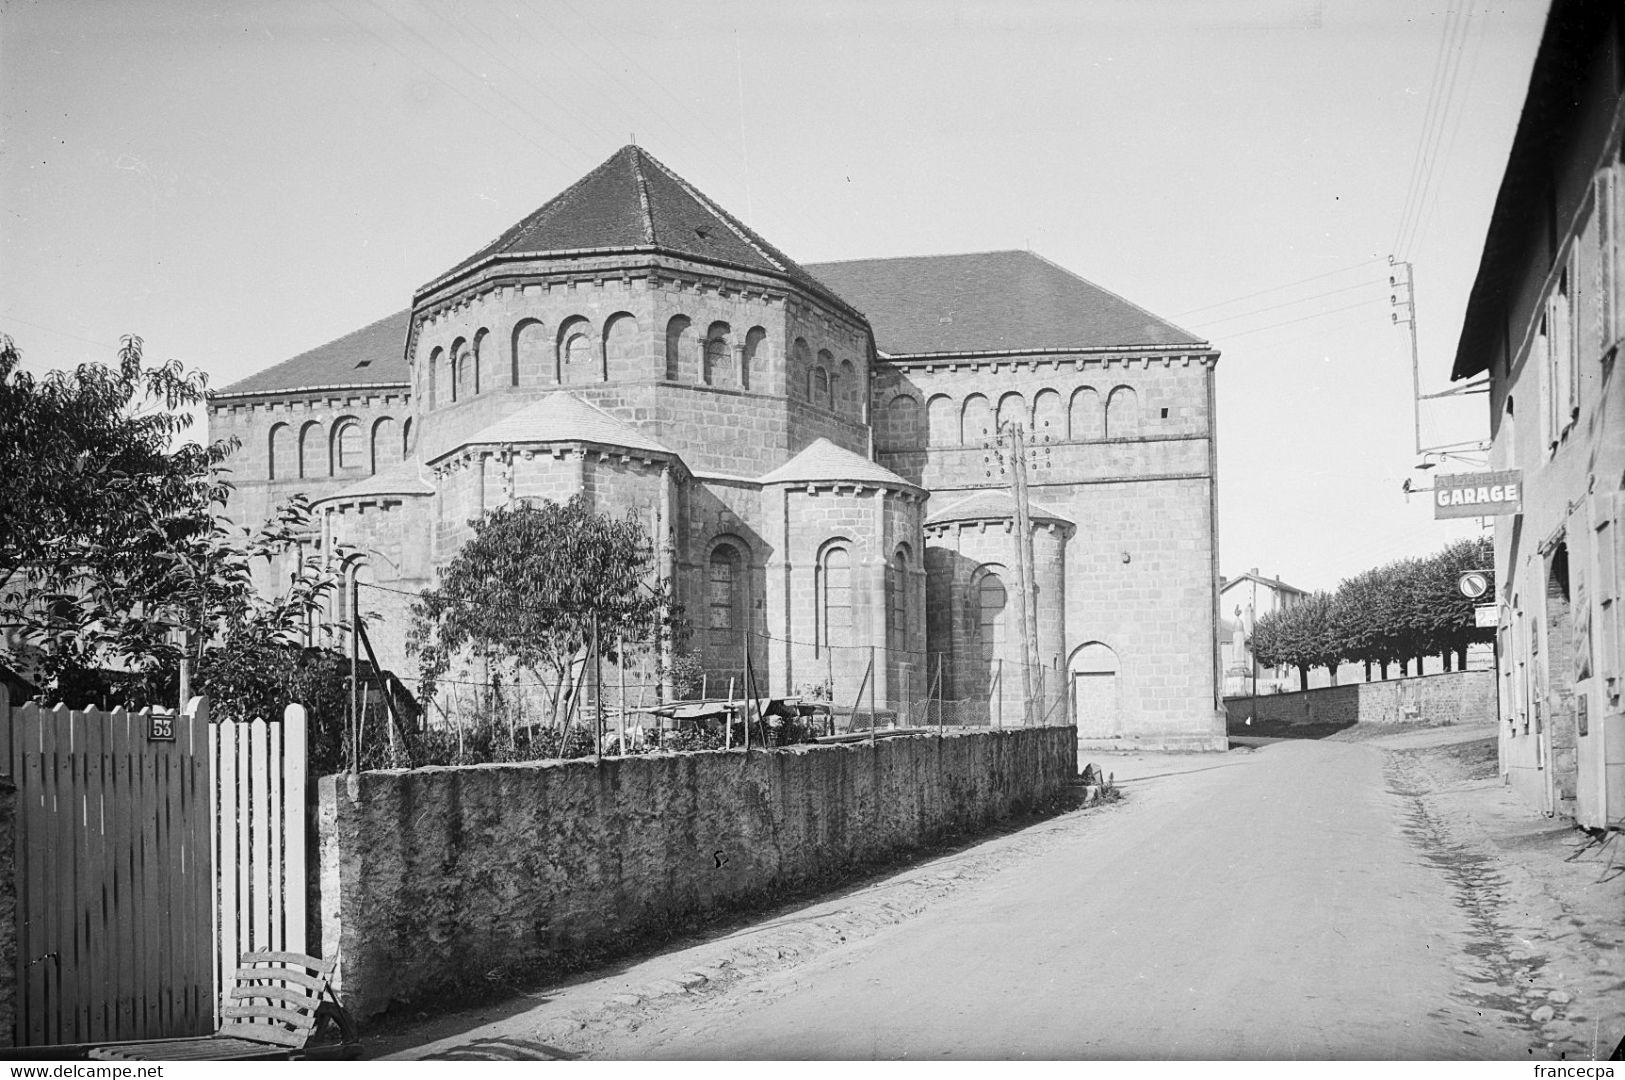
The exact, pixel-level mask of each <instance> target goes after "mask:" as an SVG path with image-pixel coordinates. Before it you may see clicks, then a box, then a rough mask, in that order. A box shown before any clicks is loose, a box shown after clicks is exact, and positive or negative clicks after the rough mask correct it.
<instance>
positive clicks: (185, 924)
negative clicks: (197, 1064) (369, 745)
mask: <svg viewBox="0 0 1625 1080" xmlns="http://www.w3.org/2000/svg"><path fill="white" fill-rule="evenodd" d="M305 747H306V717H305V710H304V709H303V708H302V707H300V706H298V705H290V706H289V707H288V709H287V710H286V712H285V713H284V715H283V718H282V719H281V720H280V721H276V722H271V723H267V722H266V721H264V720H252V721H232V720H222V721H219V722H216V723H211V722H210V720H209V709H208V703H207V701H206V700H204V699H202V698H193V699H192V703H191V707H190V708H189V709H188V711H187V713H186V714H185V715H183V716H179V717H173V716H171V715H170V714H167V713H159V714H157V715H156V716H155V715H154V714H153V713H151V712H150V711H147V710H143V711H141V712H138V713H129V712H125V711H123V710H114V711H113V712H101V711H98V710H94V709H91V710H85V711H81V712H74V711H71V710H69V709H66V708H63V707H61V706H58V707H57V708H54V709H42V708H40V707H39V706H38V705H35V704H33V703H29V704H25V705H20V706H18V707H16V708H15V709H14V708H12V707H11V704H10V700H9V698H8V697H7V694H6V690H5V688H4V686H0V775H5V776H9V777H11V778H12V782H13V783H14V784H15V785H16V786H17V822H16V826H17V850H16V864H17V867H16V870H17V877H16V880H17V970H16V986H17V1027H16V1032H15V1036H14V1037H15V1039H16V1044H17V1045H19V1046H44V1045H55V1044H60V1043H74V1042H103V1041H125V1040H132V1039H160V1038H170V1037H177V1036H187V1035H207V1034H210V1033H212V1032H213V1031H214V1030H215V1029H216V1027H217V1026H218V1024H219V1016H218V1009H217V1006H218V1003H219V1001H220V995H221V993H222V992H223V991H224V990H225V989H226V988H227V980H229V978H230V977H231V973H232V972H233V971H234V970H235V969H236V967H237V961H238V958H239V957H240V956H241V955H242V953H244V952H246V951H248V950H250V949H272V950H277V951H289V952H305V951H306V948H305V913H306V905H305V873H306V865H307V864H306V858H305V851H306V833H305V829H306V824H305V790H306V789H305ZM217 870H218V873H216V871H217Z"/></svg>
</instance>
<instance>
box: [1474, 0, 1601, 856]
mask: <svg viewBox="0 0 1625 1080" xmlns="http://www.w3.org/2000/svg"><path fill="white" fill-rule="evenodd" d="M1621 29H1622V28H1621V13H1620V7H1619V5H1618V4H1617V3H1602V2H1595V0H1555V2H1554V3H1553V4H1552V6H1551V10H1550V12H1549V13H1548V15H1547V18H1546V29H1545V33H1544V35H1543V37H1542V39H1541V43H1540V50H1539V52H1538V53H1537V54H1536V57H1535V64H1534V70H1533V72H1532V74H1531V76H1530V80H1529V92H1528V96H1527V97H1526V98H1525V100H1524V106H1523V114H1522V117H1521V118H1520V120H1519V122H1518V131H1517V135H1516V136H1515V137H1514V139H1513V143H1512V152H1511V155H1510V156H1509V158H1508V161H1507V167H1506V173H1505V174H1504V176H1503V177H1502V180H1501V190H1500V194H1499V195H1498V196H1497V198H1496V202H1495V210H1494V213H1493V215H1492V216H1491V219H1490V226H1489V231H1488V234H1487V235H1486V237H1485V240H1484V251H1483V255H1482V257H1481V259H1480V262H1479V267H1478V276H1477V278H1476V280H1475V281H1474V282H1473V288H1472V293H1471V295H1470V297H1469V300H1468V304H1467V314H1466V318H1465V319H1464V321H1463V323H1462V331H1461V338H1460V341H1459V343H1458V345H1457V347H1456V358H1455V366H1454V368H1453V370H1452V371H1451V378H1452V379H1480V378H1482V379H1483V381H1484V382H1485V383H1487V385H1488V390H1489V393H1488V400H1489V407H1490V432H1491V439H1492V442H1491V450H1490V468H1491V469H1493V470H1509V469H1516V470H1519V471H1520V472H1521V473H1522V494H1523V498H1522V506H1521V510H1520V511H1519V512H1517V513H1503V514H1500V515H1498V516H1497V517H1496V518H1495V589H1494V592H1493V594H1491V595H1487V596H1485V597H1484V598H1483V601H1481V602H1491V601H1493V602H1494V603H1495V605H1496V608H1497V615H1498V621H1499V626H1498V629H1497V639H1498V640H1497V644H1498V646H1499V648H1498V652H1499V668H1500V671H1499V686H1500V704H1501V719H1502V723H1501V725H1500V744H1501V763H1502V769H1503V773H1504V776H1505V778H1506V780H1507V782H1508V783H1509V784H1510V785H1511V786H1512V788H1513V789H1514V790H1516V791H1517V792H1518V793H1519V794H1520V795H1521V796H1522V797H1523V798H1524V799H1525V800H1526V801H1527V802H1528V803H1529V804H1530V805H1531V806H1533V807H1536V808H1539V809H1541V810H1543V811H1545V812H1546V813H1548V814H1558V815H1564V816H1570V815H1572V816H1573V817H1574V819H1575V821H1576V822H1577V823H1579V824H1580V825H1583V826H1587V827H1593V828H1602V827H1613V828H1619V827H1620V826H1622V825H1625V697H1622V694H1621V692H1622V690H1625V616H1622V614H1621V609H1622V608H1625V539H1622V536H1625V381H1622V378H1621V375H1622V373H1621V372H1620V371H1619V370H1618V367H1619V362H1620V361H1619V352H1620V344H1621V342H1622V341H1625V287H1622V283H1625V229H1622V228H1621V225H1620V219H1621V216H1622V215H1625V163H1622V160H1621V133H1622V131H1625V94H1622V86H1625V37H1622V36H1621Z"/></svg>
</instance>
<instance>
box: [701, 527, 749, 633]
mask: <svg viewBox="0 0 1625 1080" xmlns="http://www.w3.org/2000/svg"><path fill="white" fill-rule="evenodd" d="M742 586H743V581H742V580H741V575H740V558H739V549H738V548H736V547H734V546H733V545H732V544H729V543H721V544H718V545H717V546H716V547H714V548H712V549H711V561H710V565H709V567H708V572H707V576H706V596H705V600H706V611H707V628H708V629H709V630H710V635H711V650H712V654H713V655H714V656H715V657H716V658H717V661H718V662H719V663H722V662H724V661H726V660H727V659H728V658H731V657H734V656H736V655H737V654H738V653H739V645H740V641H739V635H740V632H741V630H742V629H743V627H742V626H741V622H742V619H741V618H740V614H741V613H740V611H739V606H740V605H739V601H740V594H741V593H742V592H743V589H742Z"/></svg>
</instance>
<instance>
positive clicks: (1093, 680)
mask: <svg viewBox="0 0 1625 1080" xmlns="http://www.w3.org/2000/svg"><path fill="white" fill-rule="evenodd" d="M1067 679H1068V681H1069V682H1070V683H1071V686H1072V717H1073V721H1074V722H1075V723H1076V724H1077V727H1078V738H1080V739H1109V738H1111V737H1113V736H1114V735H1119V734H1121V733H1122V719H1121V715H1120V714H1121V711H1122V703H1121V700H1120V696H1119V686H1118V681H1119V680H1118V667H1117V653H1116V652H1115V651H1114V650H1113V649H1112V647H1111V646H1110V645H1106V644H1104V643H1102V642H1099V641H1091V642H1087V643H1086V644H1083V645H1080V646H1079V647H1078V648H1077V649H1075V650H1074V651H1073V653H1072V658H1071V660H1069V661H1068V662H1067Z"/></svg>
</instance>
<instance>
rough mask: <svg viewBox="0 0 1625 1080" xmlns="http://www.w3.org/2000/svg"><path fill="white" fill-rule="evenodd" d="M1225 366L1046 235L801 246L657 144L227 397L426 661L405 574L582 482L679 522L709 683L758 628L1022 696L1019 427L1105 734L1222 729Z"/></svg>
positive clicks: (974, 703) (1044, 635)
mask: <svg viewBox="0 0 1625 1080" xmlns="http://www.w3.org/2000/svg"><path fill="white" fill-rule="evenodd" d="M1217 361H1218V353H1217V351H1216V350H1215V349H1213V347H1212V346H1211V345H1209V344H1208V343H1207V342H1204V341H1202V340H1200V339H1198V338H1196V337H1194V336H1192V335H1191V334H1189V333H1187V332H1186V331H1184V330H1181V329H1179V328H1178V327H1176V326H1174V325H1172V324H1171V323H1169V322H1167V321H1165V320H1163V319H1159V318H1157V317H1156V316H1154V315H1152V314H1150V313H1149V312H1147V311H1145V310H1144V309H1142V308H1139V307H1137V306H1135V305H1134V304H1132V303H1130V302H1128V301H1127V300H1124V299H1123V298H1121V297H1119V296H1116V295H1115V294H1113V293H1110V292H1108V291H1106V290H1105V289H1102V288H1100V287H1099V286H1096V285H1094V284H1091V283H1090V282H1088V281H1085V280H1083V279H1082V278H1079V277H1077V276H1076V275H1074V274H1072V273H1070V272H1068V271H1067V270H1065V269H1063V268H1061V267H1059V266H1056V265H1055V264H1053V263H1051V262H1048V261H1047V260H1045V259H1043V258H1041V257H1039V256H1037V255H1034V254H1032V253H1031V252H1026V251H998V252H987V253H981V254H970V255H946V256H928V257H916V258H895V259H865V260H856V261H851V262H835V263H823V264H813V265H808V266H801V265H798V264H797V263H795V262H794V261H792V260H791V259H790V258H789V257H788V256H786V255H785V254H784V253H782V252H781V251H779V250H778V249H777V248H775V247H774V246H773V245H772V244H770V243H768V242H767V241H766V240H764V239H763V238H762V237H760V236H758V235H757V234H756V233H755V232H753V231H752V230H751V229H749V228H748V227H746V226H745V225H744V224H742V223H741V222H740V221H739V220H738V219H736V218H735V217H734V216H733V215H731V214H729V213H728V212H727V211H725V210H723V209H722V208H721V207H720V206H718V205H717V204H716V203H715V202H713V201H712V200H711V199H709V198H707V197H706V196H705V195H704V194H703V193H702V192H700V191H698V190H697V189H695V188H694V187H693V186H692V185H691V184H689V183H688V182H687V181H685V180H683V179H682V178H681V177H679V176H677V175H676V174H675V173H673V172H672V171H671V170H670V169H668V168H667V167H666V166H664V165H662V164H661V163H660V162H659V161H657V160H655V159H654V158H653V157H652V156H650V155H649V154H648V153H647V152H646V151H644V150H643V149H642V148H640V147H637V146H627V147H624V148H622V149H621V150H619V151H618V152H617V153H616V154H615V155H614V156H613V157H611V158H610V159H609V160H608V161H606V162H604V163H603V164H602V165H600V166H599V167H598V168H596V169H594V170H593V171H592V172H590V173H588V174H587V175H586V176H585V177H583V178H582V179H581V180H579V181H577V182H576V183H575V184H574V185H573V186H571V187H570V188H568V189H567V190H565V191H564V192H563V193H561V194H560V195H558V196H557V197H555V198H554V199H552V200H551V201H549V202H548V203H547V204H546V205H544V206H542V207H541V208H540V209H539V210H537V211H535V212H534V213H532V214H530V215H529V216H527V217H526V218H524V219H523V220H522V221H520V222H518V223H517V224H515V225H514V226H513V227H512V228H510V229H508V230H507V231H506V232H505V233H503V234H502V235H501V236H499V237H497V238H496V239H495V240H493V241H492V242H491V243H489V244H487V245H485V246H484V247H482V248H481V249H480V250H478V251H477V252H475V253H474V254H472V255H470V256H469V257H468V258H467V259H464V260H463V261H462V262H460V263H459V264H458V265H456V266H454V267H452V268H451V269H449V270H448V271H446V272H445V273H443V274H441V275H440V276H438V277H436V278H435V279H434V280H433V281H430V282H429V283H428V284H426V285H424V286H423V287H422V288H420V289H418V290H417V292H416V294H415V295H414V296H413V298H412V304H411V307H410V308H408V309H407V310H406V311H403V312H400V313H398V314H395V315H391V316H389V317H388V318H385V319H382V320H380V321H379V322H376V323H374V324H372V325H370V326H366V327H363V328H361V329H359V330H356V331H354V332H353V333H350V334H348V335H346V336H344V337H341V338H339V339H338V340H336V341H333V342H330V343H328V344H326V345H323V346H321V347H320V348H316V349H313V350H311V351H310V352H307V353H303V354H301V355H299V356H296V357H293V358H292V359H290V360H286V361H284V362H282V363H280V364H277V365H275V366H273V367H271V368H268V369H267V370H265V371H262V372H259V373H258V374H255V375H252V376H250V377H249V378H247V379H244V380H242V381H240V382H238V383H236V384H234V385H232V386H228V387H226V388H225V389H224V390H222V391H220V392H218V393H216V394H215V395H214V398H213V400H212V403H211V405H210V420H211V433H212V434H213V435H214V436H215V437H225V436H231V435H235V436H237V437H238V438H239V440H240V441H241V447H242V448H241V450H240V451H239V453H238V455H237V457H236V458H235V459H234V469H235V474H234V477H233V479H234V480H235V482H236V484H237V490H236V494H235V496H234V502H233V504H232V506H231V508H230V512H231V514H232V516H233V517H234V518H235V519H236V520H238V521H239V522H243V523H245V524H246V523H252V522H256V521H258V520H261V519H263V518H264V517H265V516H266V514H267V513H268V511H269V510H270V509H271V507H272V506H274V505H275V504H276V503H277V502H278V501H280V500H281V499H283V498H285V497H287V496H288V495H289V494H292V493H293V492H296V491H302V492H305V493H307V494H308V495H309V497H310V498H311V499H312V500H313V502H314V504H315V506H316V508H317V509H318V511H319V513H320V518H321V521H322V526H321V530H320V535H319V536H314V537H312V540H311V543H312V545H314V546H315V547H317V548H321V547H323V546H330V545H332V544H333V543H335V542H341V543H343V544H345V545H348V546H349V547H350V548H352V549H354V550H355V551H357V552H359V553H360V554H359V555H358V556H357V557H356V558H355V559H354V560H353V561H352V563H351V565H350V566H349V567H348V571H349V572H350V573H353V574H355V575H356V576H357V578H358V580H360V581H362V582H363V583H366V584H368V585H375V586H379V587H380V588H376V589H366V590H364V591H363V598H362V604H363V608H364V610H366V611H367V612H368V613H369V614H377V615H379V616H380V618H379V619H378V620H377V621H376V622H375V623H374V624H373V625H374V626H375V630H374V636H375V639H376V643H377V645H378V646H379V651H380V653H381V656H380V660H381V662H382V663H383V664H384V665H385V666H387V667H393V668H395V669H396V670H397V671H398V672H401V673H402V674H403V675H407V676H409V675H410V673H411V672H412V671H414V670H415V669H414V667H413V665H412V664H411V663H410V662H409V661H408V660H407V658H406V656H405V653H404V645H403V641H404V630H405V625H406V622H405V618H406V617H405V608H406V605H407V604H409V603H410V599H409V597H408V596H407V595H406V594H409V593H411V592H413V591H415V590H418V589H421V588H423V587H425V586H427V585H429V584H431V583H432V582H433V581H434V578H435V571H436V568H437V567H438V566H441V565H443V564H444V563H445V562H446V561H447V560H448V559H449V558H450V557H451V556H452V554H453V553H455V552H456V550H457V549H458V546H459V545H460V544H461V543H462V542H463V540H464V539H465V538H466V537H467V536H468V535H469V526H468V522H469V520H470V519H471V518H474V517H476V516H478V515H479V514H480V513H481V512H482V511H483V510H485V509H488V508H491V507H495V506H498V505H502V504H505V503H508V502H510V501H513V500H525V499H554V500H563V499H566V498H568V497H570V496H571V495H574V494H577V493H582V494H584V495H585V496H586V497H587V498H588V500H590V502H591V504H592V505H593V506H594V507H595V508H596V509H598V510H600V511H602V512H607V513H611V514H615V515H624V514H628V513H633V514H636V515H638V516H639V518H640V520H642V521H643V522H644V523H645V524H646V525H647V527H648V528H649V530H650V533H651V535H653V536H654V537H656V540H657V542H656V545H655V548H656V561H657V563H658V572H659V573H660V574H661V575H662V577H664V578H665V579H667V580H669V581H670V582H671V583H672V586H673V588H674V591H675V593H676V595H677V597H678V598H679V600H680V601H682V603H683V604H684V607H685V611H686V613H687V616H688V618H689V620H690V622H691V624H692V626H693V633H692V636H691V639H690V642H689V645H688V648H689V649H690V651H691V652H692V653H693V655H694V656H695V657H696V658H697V659H698V660H699V661H700V662H701V663H702V664H703V665H704V666H705V668H706V670H707V672H708V673H709V677H710V680H711V681H710V685H712V686H714V687H720V686H721V685H722V683H723V682H725V681H728V680H730V679H735V678H737V677H738V676H739V675H740V673H741V671H742V669H743V668H744V667H745V664H746V659H747V651H748V659H749V663H750V665H751V667H752V670H753V672H754V674H755V676H756V677H757V679H758V680H760V681H761V683H762V684H764V685H765V687H766V690H767V691H768V692H770V693H772V694H775V695H777V694H787V693H793V692H795V691H797V690H798V689H799V688H802V687H805V686H807V685H809V684H817V683H823V682H825V681H829V682H832V683H833V687H834V694H835V698H836V701H837V702H838V703H841V702H847V701H850V700H851V698H852V697H853V696H854V695H855V694H856V693H857V690H858V687H859V684H860V683H861V682H862V681H863V679H864V674H865V671H866V670H870V663H871V660H873V669H872V670H873V671H874V686H873V688H872V689H873V692H874V693H875V695H876V698H877V700H878V701H879V702H880V703H881V707H882V708H894V709H899V710H903V709H906V708H908V707H909V705H910V703H918V702H920V701H922V700H924V699H926V698H928V697H930V698H941V699H943V700H945V701H950V702H958V703H960V706H959V707H958V708H959V713H958V714H959V715H960V716H961V717H963V718H967V719H974V720H978V721H980V722H1002V723H1019V722H1020V717H1021V705H1020V696H1021V692H1022V691H1021V682H1020V679H1019V675H1018V674H1017V672H1018V670H1019V667H1018V666H1019V664H1020V662H1021V661H1020V657H1021V648H1020V640H1021V635H1020V632H1019V623H1018V621H1017V618H1016V615H1015V611H1016V608H1017V606H1018V605H1017V599H1018V598H1017V597H1016V596H1015V589H1016V588H1017V587H1018V582H1019V580H1020V578H1019V576H1018V575H1017V574H1016V573H1015V568H1016V566H1017V562H1016V548H1015V544H1014V540H1015V503H1014V500H1013V499H1012V497H1011V496H1010V494H1009V491H1010V483H1009V476H1008V475H1007V471H1008V470H1007V466H1008V464H1009V459H1008V452H1007V450H1006V449H1004V448H1002V447H1001V446H1000V445H999V442H998V435H997V433H998V431H999V430H1000V429H1001V428H1003V427H1004V426H1005V425H1008V424H1011V423H1019V424H1020V425H1022V426H1023V428H1024V429H1025V431H1026V433H1027V440H1028V442H1029V444H1030V448H1029V451H1030V452H1029V454H1028V458H1029V462H1030V466H1029V485H1030V502H1031V513H1030V527H1031V531H1032V534H1033V538H1032V544H1033V553H1034V557H1035V562H1034V575H1035V578H1034V580H1035V582H1036V596H1035V597H1033V598H1032V599H1033V600H1034V601H1035V603H1036V608H1037V610H1036V623H1037V638H1038V640H1037V645H1038V653H1039V657H1040V660H1041V663H1042V666H1043V669H1044V670H1043V674H1042V675H1041V676H1038V677H1037V678H1036V679H1035V685H1034V688H1033V692H1034V694H1035V695H1038V696H1040V697H1041V698H1042V701H1041V705H1040V709H1039V711H1040V712H1042V713H1044V714H1045V715H1046V717H1047V722H1049V723H1057V722H1061V723H1065V722H1069V721H1070V722H1074V723H1076V724H1077V726H1078V732H1079V737H1080V740H1083V741H1084V743H1085V745H1087V743H1088V742H1089V741H1090V740H1115V741H1116V744H1117V745H1123V744H1124V743H1128V744H1130V745H1138V746H1145V747H1167V748H1182V749H1197V748H1217V749H1222V748H1223V746H1224V745H1225V742H1224V727H1223V723H1222V720H1221V719H1220V716H1221V714H1220V713H1219V710H1218V700H1217V693H1218V685H1219V678H1218V675H1219V672H1218V655H1217V648H1216V644H1215V639H1216V636H1215V627H1216V625H1217V620H1218V610H1217V605H1218V598H1217V572H1216V563H1217V555H1218V551H1217V533H1216V510H1217V506H1216V494H1215V485H1216V456H1215V443H1214V415H1213V413H1214V381H1213V380H1214V370H1215V367H1216V364H1217ZM289 569H290V567H272V568H268V569H267V570H266V575H267V577H266V582H265V584H266V587H270V586H271V583H272V580H273V579H274V578H278V577H282V576H284V575H285V574H286V573H287V572H288V571H289ZM346 603H347V600H346V599H343V598H340V599H338V600H337V601H336V604H337V606H338V608H339V610H337V611H335V612H334V614H335V615H336V616H338V617H339V618H340V619H343V618H345V617H347V612H346V611H345V610H343V607H344V605H345V604H346ZM867 698H868V694H867V693H866V694H865V699H866V700H867ZM950 715H953V714H952V713H950Z"/></svg>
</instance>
